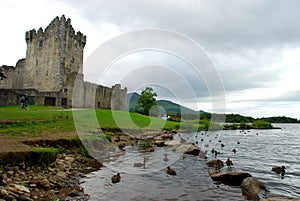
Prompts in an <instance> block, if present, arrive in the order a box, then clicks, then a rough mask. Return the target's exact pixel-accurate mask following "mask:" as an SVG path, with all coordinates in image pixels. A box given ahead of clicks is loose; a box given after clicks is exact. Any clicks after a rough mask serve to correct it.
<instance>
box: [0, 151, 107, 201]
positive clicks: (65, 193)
mask: <svg viewBox="0 0 300 201" xmlns="http://www.w3.org/2000/svg"><path fill="white" fill-rule="evenodd" d="M100 167H102V164H101V163H100V162H98V161H96V160H95V159H92V158H90V157H85V156H83V155H82V154H79V153H74V152H73V153H64V154H57V157H56V160H55V161H54V162H53V163H51V164H50V165H49V166H47V167H43V166H40V165H34V166H32V165H30V164H29V163H27V162H22V163H20V164H14V165H13V164H6V165H1V166H0V169H1V170H0V200H3V199H4V200H7V201H9V200H24V201H31V200H32V201H34V200H88V197H89V196H88V195H86V194H85V193H84V191H83V189H82V188H81V187H80V184H79V180H80V179H81V178H82V177H83V176H84V175H85V174H87V173H89V172H92V171H96V170H98V169H100Z"/></svg>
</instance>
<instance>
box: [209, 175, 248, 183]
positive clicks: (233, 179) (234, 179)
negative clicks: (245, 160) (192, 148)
mask: <svg viewBox="0 0 300 201" xmlns="http://www.w3.org/2000/svg"><path fill="white" fill-rule="evenodd" d="M209 173H210V177H211V178H212V180H214V181H218V182H222V183H223V184H227V185H230V186H240V185H241V184H242V182H243V180H244V179H246V178H248V177H252V176H251V174H249V173H246V172H219V173H218V172H217V173H216V172H209Z"/></svg>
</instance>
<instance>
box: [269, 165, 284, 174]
mask: <svg viewBox="0 0 300 201" xmlns="http://www.w3.org/2000/svg"><path fill="white" fill-rule="evenodd" d="M272 171H273V172H276V173H277V174H281V176H283V175H284V174H285V166H284V165H283V166H281V167H279V166H277V167H272Z"/></svg>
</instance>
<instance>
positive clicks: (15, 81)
mask: <svg viewBox="0 0 300 201" xmlns="http://www.w3.org/2000/svg"><path fill="white" fill-rule="evenodd" d="M25 40H26V43H27V51H26V58H25V59H20V60H19V61H18V62H17V64H16V66H15V67H14V66H1V67H0V98H1V100H0V105H14V104H19V98H20V97H21V96H22V95H24V94H28V96H29V98H30V102H31V104H42V105H53V106H66V107H72V106H73V107H95V108H102V109H118V110H125V109H126V94H127V89H126V88H125V89H121V86H120V85H119V84H116V85H115V86H113V87H112V88H109V87H105V86H101V85H97V84H94V83H90V82H86V81H84V75H83V73H82V72H83V69H82V68H83V49H84V47H85V44H86V36H85V35H83V34H82V33H81V32H80V31H78V32H77V33H75V31H74V29H73V27H72V25H71V20H70V19H66V18H65V16H64V15H63V16H62V17H60V18H58V17H56V18H55V19H54V20H53V21H52V22H51V23H50V24H49V25H48V26H47V27H46V29H45V30H43V29H42V28H40V29H39V30H38V31H36V30H35V29H33V30H30V31H27V32H26V34H25ZM75 81H76V83H77V86H80V88H79V89H78V88H77V91H76V96H75V99H76V101H75V102H76V103H74V102H73V101H72V100H73V88H74V84H75Z"/></svg>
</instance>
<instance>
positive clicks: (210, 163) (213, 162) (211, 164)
mask: <svg viewBox="0 0 300 201" xmlns="http://www.w3.org/2000/svg"><path fill="white" fill-rule="evenodd" d="M206 165H208V167H213V168H214V167H215V166H218V167H220V168H222V167H223V166H224V163H223V161H221V160H220V159H214V160H210V161H208V162H207V163H206Z"/></svg>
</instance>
